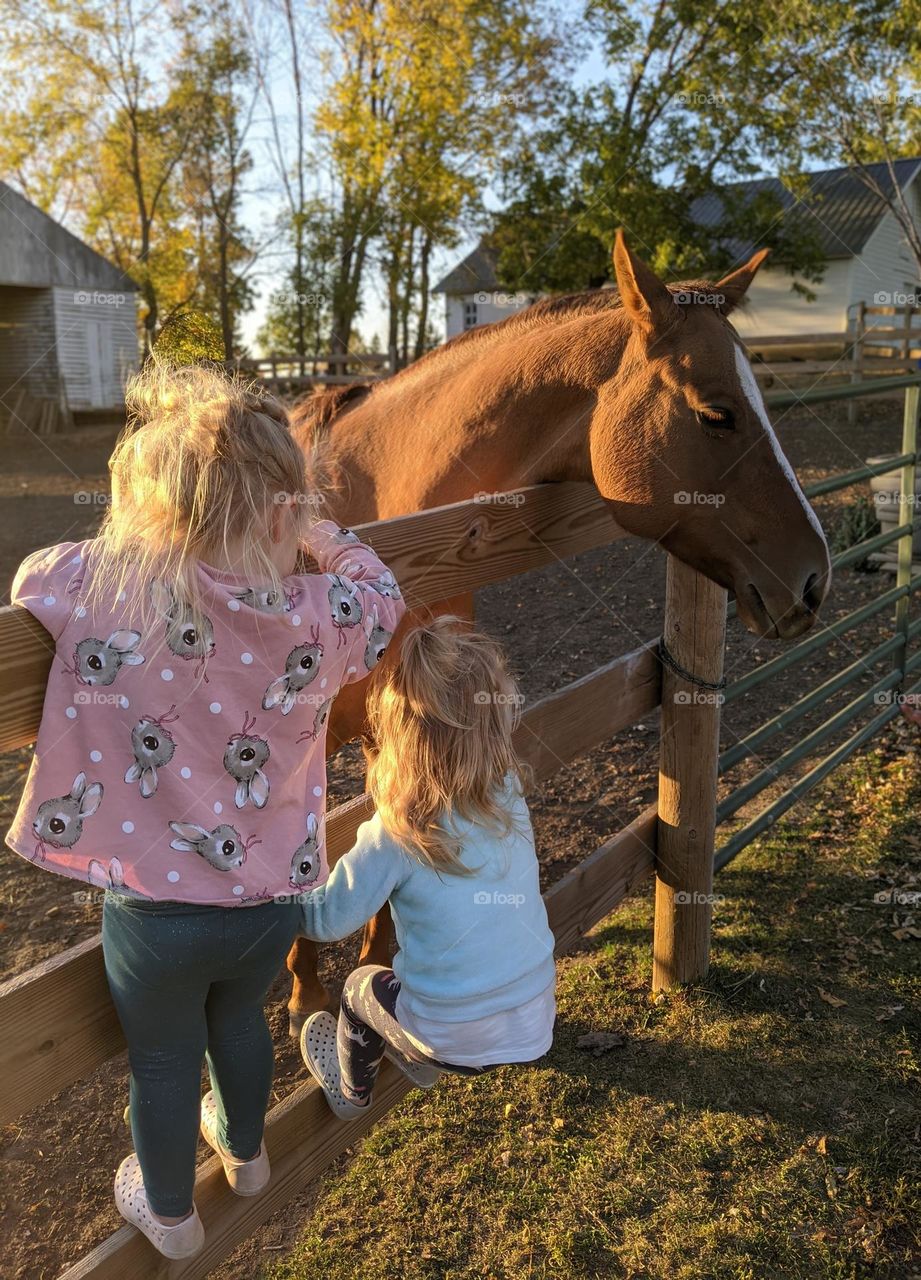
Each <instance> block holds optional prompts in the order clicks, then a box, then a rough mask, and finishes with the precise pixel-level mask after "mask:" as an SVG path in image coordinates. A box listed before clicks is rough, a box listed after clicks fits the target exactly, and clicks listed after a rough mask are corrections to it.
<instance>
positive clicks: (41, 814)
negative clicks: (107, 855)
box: [32, 773, 103, 857]
mask: <svg viewBox="0 0 921 1280" xmlns="http://www.w3.org/2000/svg"><path fill="white" fill-rule="evenodd" d="M102 795H103V786H102V783H101V782H92V783H90V785H89V786H87V784H86V774H85V773H78V774H77V776H76V778H74V781H73V786H72V787H71V788H70V791H69V792H68V794H67V795H66V796H55V798H54V799H53V800H44V801H43V802H42V803H41V804H40V805H39V806H38V812H37V813H36V815H35V819H34V821H33V823H32V830H33V831H34V832H35V837H36V852H37V853H38V854H39V855H40V856H42V857H44V847H45V845H51V847H52V848H53V849H72V848H73V847H74V845H75V844H76V843H77V841H78V840H79V839H80V837H81V836H82V835H83V820H84V818H90V817H92V815H93V814H94V813H95V812H96V810H97V809H98V808H99V806H100V804H101V803H102Z"/></svg>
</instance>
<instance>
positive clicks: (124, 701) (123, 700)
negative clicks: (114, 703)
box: [118, 694, 131, 707]
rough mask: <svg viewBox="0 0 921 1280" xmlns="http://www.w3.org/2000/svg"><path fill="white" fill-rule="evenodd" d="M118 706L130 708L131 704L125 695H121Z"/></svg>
mask: <svg viewBox="0 0 921 1280" xmlns="http://www.w3.org/2000/svg"><path fill="white" fill-rule="evenodd" d="M118 705H119V706H120V707H130V706H131V703H130V702H129V701H128V699H127V698H126V697H125V695H124V694H120V695H119V699H118Z"/></svg>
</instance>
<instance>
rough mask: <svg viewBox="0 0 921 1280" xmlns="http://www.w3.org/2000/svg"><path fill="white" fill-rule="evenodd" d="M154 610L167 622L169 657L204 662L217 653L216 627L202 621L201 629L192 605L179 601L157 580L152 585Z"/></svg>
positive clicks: (167, 587) (207, 619) (166, 586)
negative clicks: (170, 655) (215, 650)
mask: <svg viewBox="0 0 921 1280" xmlns="http://www.w3.org/2000/svg"><path fill="white" fill-rule="evenodd" d="M150 598H151V601H152V602H153V605H154V608H155V609H156V610H157V612H158V613H160V614H161V616H162V617H163V618H164V620H165V622H166V644H167V647H168V648H169V651H170V653H174V654H175V655H176V657H177V658H184V659H186V660H187V661H192V660H197V661H199V662H203V661H204V659H205V658H210V657H211V655H212V654H213V653H214V626H213V624H212V622H211V619H210V618H206V617H204V616H203V617H202V618H201V619H200V622H199V624H198V625H196V621H195V618H194V616H193V613H192V608H191V606H190V605H189V604H187V603H185V602H184V601H182V600H179V599H177V597H176V595H175V593H174V591H173V589H172V588H171V587H170V586H168V585H167V584H166V583H163V582H159V581H157V580H156V579H155V580H154V581H153V582H152V583H151V584H150Z"/></svg>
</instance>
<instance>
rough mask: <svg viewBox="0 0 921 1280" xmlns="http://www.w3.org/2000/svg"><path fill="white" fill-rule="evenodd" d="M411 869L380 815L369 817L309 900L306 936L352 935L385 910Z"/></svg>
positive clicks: (322, 939)
mask: <svg viewBox="0 0 921 1280" xmlns="http://www.w3.org/2000/svg"><path fill="white" fill-rule="evenodd" d="M406 870H407V866H406V855H405V854H404V853H403V852H402V850H401V849H400V848H399V847H398V846H397V845H395V844H394V843H393V842H392V841H391V840H389V839H388V838H387V836H386V835H385V834H384V833H383V831H382V828H381V826H380V820H379V819H377V818H373V819H372V820H371V821H370V822H363V823H362V824H361V826H360V827H359V828H358V831H357V833H356V836H355V844H354V845H353V846H352V848H351V849H350V850H349V852H348V853H346V854H343V856H342V857H341V858H340V859H339V861H338V862H337V863H336V865H335V866H334V867H333V869H332V871H331V872H330V874H329V879H328V880H327V881H326V884H324V885H322V886H321V887H320V888H319V889H314V891H313V892H312V893H311V894H310V895H309V896H308V897H307V898H306V900H305V901H304V904H303V912H304V925H303V933H304V936H305V937H307V938H313V940H314V941H315V942H337V941H338V940H339V939H340V938H347V937H348V936H349V934H350V933H354V932H355V931H356V929H360V928H361V927H362V925H363V924H364V923H365V922H366V921H368V920H370V919H371V917H372V916H373V915H374V914H375V913H376V912H377V911H380V909H381V907H382V906H383V905H384V903H385V902H387V900H388V899H389V898H390V895H391V894H392V893H393V891H394V889H396V887H397V885H399V883H400V882H401V881H402V880H403V879H404V877H405V875H406Z"/></svg>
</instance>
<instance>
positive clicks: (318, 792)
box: [313, 787, 323, 796]
mask: <svg viewBox="0 0 921 1280" xmlns="http://www.w3.org/2000/svg"><path fill="white" fill-rule="evenodd" d="M313 794H314V795H315V796H321V795H322V794H323V788H322V787H314V789H313Z"/></svg>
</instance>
